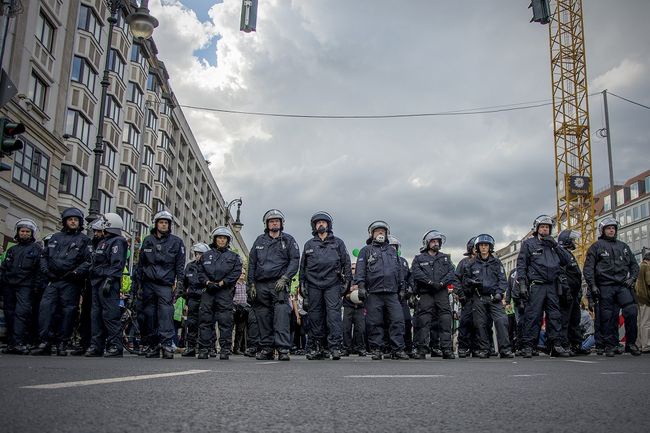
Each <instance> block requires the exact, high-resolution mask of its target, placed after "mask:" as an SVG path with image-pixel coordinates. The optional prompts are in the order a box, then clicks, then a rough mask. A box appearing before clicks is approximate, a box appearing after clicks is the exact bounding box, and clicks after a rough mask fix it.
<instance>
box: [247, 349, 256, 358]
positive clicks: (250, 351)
mask: <svg viewBox="0 0 650 433" xmlns="http://www.w3.org/2000/svg"><path fill="white" fill-rule="evenodd" d="M256 353H257V349H255V348H254V347H249V348H248V349H246V351H245V352H244V356H245V357H247V358H254V357H255V354H256Z"/></svg>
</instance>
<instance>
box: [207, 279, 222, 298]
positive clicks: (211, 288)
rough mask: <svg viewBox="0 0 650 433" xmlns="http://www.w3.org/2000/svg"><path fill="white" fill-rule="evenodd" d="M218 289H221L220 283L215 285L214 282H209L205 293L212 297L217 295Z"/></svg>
mask: <svg viewBox="0 0 650 433" xmlns="http://www.w3.org/2000/svg"><path fill="white" fill-rule="evenodd" d="M218 288H219V283H215V282H214V281H208V282H207V283H205V291H206V292H208V293H209V294H211V295H213V294H215V293H216V292H217V289H218Z"/></svg>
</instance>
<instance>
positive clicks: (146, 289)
mask: <svg viewBox="0 0 650 433" xmlns="http://www.w3.org/2000/svg"><path fill="white" fill-rule="evenodd" d="M142 301H143V309H144V316H145V324H146V326H145V329H146V332H147V333H148V336H147V343H148V344H149V345H157V344H160V345H161V346H162V347H166V348H171V347H172V344H173V340H174V333H175V331H174V304H172V288H171V286H167V285H162V284H157V283H154V282H152V281H143V282H142Z"/></svg>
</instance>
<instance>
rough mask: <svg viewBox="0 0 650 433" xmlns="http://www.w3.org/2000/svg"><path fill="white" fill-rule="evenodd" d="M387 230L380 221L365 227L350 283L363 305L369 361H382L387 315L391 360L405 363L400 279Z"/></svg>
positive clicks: (399, 265) (397, 257) (399, 269)
mask: <svg viewBox="0 0 650 433" xmlns="http://www.w3.org/2000/svg"><path fill="white" fill-rule="evenodd" d="M389 234H390V227H389V226H388V224H387V223H386V222H384V221H375V222H373V223H371V224H370V226H368V236H369V237H368V240H366V246H365V247H363V248H362V249H361V251H360V252H359V256H358V257H357V264H356V270H355V275H354V282H355V283H356V285H357V287H358V295H359V299H361V300H363V301H365V304H366V311H367V316H366V324H367V334H368V343H369V345H370V350H371V352H372V359H373V360H376V361H378V360H381V359H382V358H383V354H382V350H381V349H382V346H383V344H384V338H383V337H384V335H383V334H384V327H383V326H384V313H386V314H387V315H388V333H389V340H390V345H391V350H392V355H391V357H392V358H393V359H409V356H408V355H407V354H406V352H405V351H404V348H405V344H404V313H403V312H402V306H401V305H400V303H399V298H398V293H399V292H400V291H402V290H404V289H403V285H404V277H403V276H402V265H401V263H400V260H399V256H398V255H397V250H396V249H395V248H393V247H391V246H390V245H389V244H388V235H389Z"/></svg>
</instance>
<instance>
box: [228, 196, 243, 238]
mask: <svg viewBox="0 0 650 433" xmlns="http://www.w3.org/2000/svg"><path fill="white" fill-rule="evenodd" d="M235 203H237V218H236V219H235V222H234V223H232V230H233V232H235V233H239V232H240V231H241V229H242V227H244V223H242V222H241V221H240V220H239V217H240V215H241V205H242V199H241V197H239V198H236V199H234V200H232V201H231V202H230V203H228V206H226V227H228V224H229V222H230V208H231V207H232V206H233V205H234V204H235Z"/></svg>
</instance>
